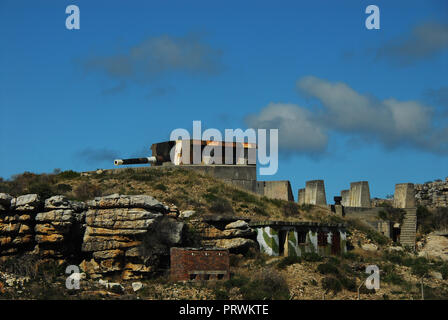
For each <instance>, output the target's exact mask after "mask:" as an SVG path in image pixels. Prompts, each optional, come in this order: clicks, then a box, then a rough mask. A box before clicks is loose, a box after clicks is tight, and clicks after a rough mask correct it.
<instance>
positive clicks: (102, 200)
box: [87, 193, 168, 212]
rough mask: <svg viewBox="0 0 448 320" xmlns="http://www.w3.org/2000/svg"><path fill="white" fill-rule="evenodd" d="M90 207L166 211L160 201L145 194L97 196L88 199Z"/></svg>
mask: <svg viewBox="0 0 448 320" xmlns="http://www.w3.org/2000/svg"><path fill="white" fill-rule="evenodd" d="M87 205H88V206H89V207H90V208H143V209H150V210H151V209H152V210H156V211H158V212H167V211H168V208H167V207H165V206H164V205H163V204H162V203H161V202H159V201H157V200H156V199H154V198H153V197H151V196H147V195H133V196H129V195H119V194H117V193H116V194H112V195H109V196H105V197H97V198H95V199H94V200H91V201H88V202H87Z"/></svg>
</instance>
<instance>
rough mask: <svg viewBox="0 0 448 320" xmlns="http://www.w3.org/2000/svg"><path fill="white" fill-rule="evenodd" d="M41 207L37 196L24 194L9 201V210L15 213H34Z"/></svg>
mask: <svg viewBox="0 0 448 320" xmlns="http://www.w3.org/2000/svg"><path fill="white" fill-rule="evenodd" d="M41 206H42V202H41V200H40V197H39V195H37V194H26V195H23V196H19V197H17V198H13V199H12V200H11V209H14V210H16V211H35V210H37V209H40V208H41Z"/></svg>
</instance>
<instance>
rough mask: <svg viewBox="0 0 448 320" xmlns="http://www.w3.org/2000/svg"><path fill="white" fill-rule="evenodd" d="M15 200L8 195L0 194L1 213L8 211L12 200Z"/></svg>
mask: <svg viewBox="0 0 448 320" xmlns="http://www.w3.org/2000/svg"><path fill="white" fill-rule="evenodd" d="M12 199H13V197H12V196H10V195H9V194H7V193H0V211H6V210H8V209H9V207H10V206H11V200H12Z"/></svg>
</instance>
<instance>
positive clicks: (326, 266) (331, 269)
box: [317, 263, 339, 275]
mask: <svg viewBox="0 0 448 320" xmlns="http://www.w3.org/2000/svg"><path fill="white" fill-rule="evenodd" d="M317 271H319V272H320V273H321V274H333V275H339V269H338V268H337V267H336V266H335V265H333V264H330V263H322V264H320V265H318V266H317Z"/></svg>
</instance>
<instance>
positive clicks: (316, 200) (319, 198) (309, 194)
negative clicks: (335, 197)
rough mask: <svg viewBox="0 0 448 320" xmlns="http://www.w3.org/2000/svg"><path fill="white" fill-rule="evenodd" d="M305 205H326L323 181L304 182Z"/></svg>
mask: <svg viewBox="0 0 448 320" xmlns="http://www.w3.org/2000/svg"><path fill="white" fill-rule="evenodd" d="M305 203H306V204H317V205H326V204H327V199H326V197H325V185H324V180H311V181H307V182H306V186H305Z"/></svg>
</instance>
